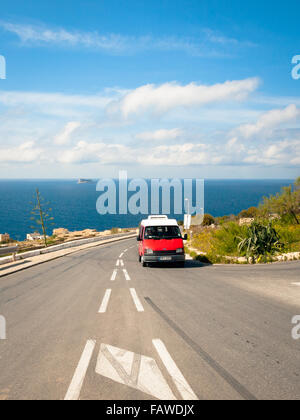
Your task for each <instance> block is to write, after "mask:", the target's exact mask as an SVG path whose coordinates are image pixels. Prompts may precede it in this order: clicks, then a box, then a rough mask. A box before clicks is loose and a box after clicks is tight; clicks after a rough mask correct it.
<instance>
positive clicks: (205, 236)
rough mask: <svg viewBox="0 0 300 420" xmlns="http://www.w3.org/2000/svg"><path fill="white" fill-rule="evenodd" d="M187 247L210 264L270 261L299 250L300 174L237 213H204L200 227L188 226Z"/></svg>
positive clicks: (194, 255) (193, 254)
mask: <svg viewBox="0 0 300 420" xmlns="http://www.w3.org/2000/svg"><path fill="white" fill-rule="evenodd" d="M187 248H188V250H189V252H190V254H191V255H192V256H193V257H194V258H197V259H199V260H202V261H204V262H211V263H216V262H225V263H231V262H240V263H242V262H245V263H246V262H253V263H254V262H270V261H274V260H275V258H276V256H277V255H280V254H285V253H291V252H300V177H299V178H298V179H296V181H295V182H294V185H291V186H289V187H284V188H283V189H282V191H281V192H280V193H278V194H276V195H273V196H269V197H264V198H263V200H262V202H261V204H260V205H259V206H258V207H251V208H249V209H247V210H243V211H242V212H241V213H240V214H239V215H237V216H235V215H230V216H224V217H219V218H213V217H212V216H211V215H205V217H204V221H203V224H202V226H192V227H191V230H190V240H189V242H188V245H187ZM199 254H200V255H199ZM242 257H244V258H242Z"/></svg>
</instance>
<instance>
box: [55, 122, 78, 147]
mask: <svg viewBox="0 0 300 420" xmlns="http://www.w3.org/2000/svg"><path fill="white" fill-rule="evenodd" d="M80 125H81V124H80V122H78V121H70V122H68V123H67V124H66V125H65V127H64V129H63V130H62V131H61V132H60V133H59V134H57V135H56V136H55V138H54V143H55V144H57V145H59V146H61V145H64V144H68V143H69V141H70V137H71V135H72V133H73V132H74V131H75V130H77V128H79V127H80Z"/></svg>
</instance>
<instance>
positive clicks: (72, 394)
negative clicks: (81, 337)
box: [65, 340, 96, 401]
mask: <svg viewBox="0 0 300 420" xmlns="http://www.w3.org/2000/svg"><path fill="white" fill-rule="evenodd" d="M95 345H96V341H94V340H88V341H87V343H86V345H85V348H84V350H83V353H82V356H81V358H80V360H79V363H78V366H77V368H76V371H75V373H74V376H73V379H72V381H71V384H70V386H69V389H68V392H67V394H66V396H65V400H66V401H72V400H78V399H79V396H80V391H81V388H82V385H83V381H84V378H85V375H86V372H87V370H88V367H89V364H90V361H91V358H92V355H93V352H94V348H95Z"/></svg>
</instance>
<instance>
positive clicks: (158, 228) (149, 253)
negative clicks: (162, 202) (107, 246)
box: [137, 216, 187, 267]
mask: <svg viewBox="0 0 300 420" xmlns="http://www.w3.org/2000/svg"><path fill="white" fill-rule="evenodd" d="M185 239H187V236H186V235H185V236H184V237H182V235H181V232H180V229H179V226H178V223H177V221H176V220H175V219H168V217H167V216H149V217H148V219H145V220H142V222H141V224H140V229H139V235H138V237H137V240H138V241H139V261H140V262H141V263H142V264H143V267H145V266H146V265H148V264H149V263H176V264H178V265H180V266H184V263H185V253H184V244H183V240H185Z"/></svg>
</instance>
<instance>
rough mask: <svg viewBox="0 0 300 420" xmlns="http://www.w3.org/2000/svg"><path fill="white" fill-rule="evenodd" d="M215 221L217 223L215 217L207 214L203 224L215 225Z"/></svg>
mask: <svg viewBox="0 0 300 420" xmlns="http://www.w3.org/2000/svg"><path fill="white" fill-rule="evenodd" d="M214 223H215V219H214V217H213V216H212V215H210V214H205V215H204V216H203V222H202V226H210V225H213V224H214Z"/></svg>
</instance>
